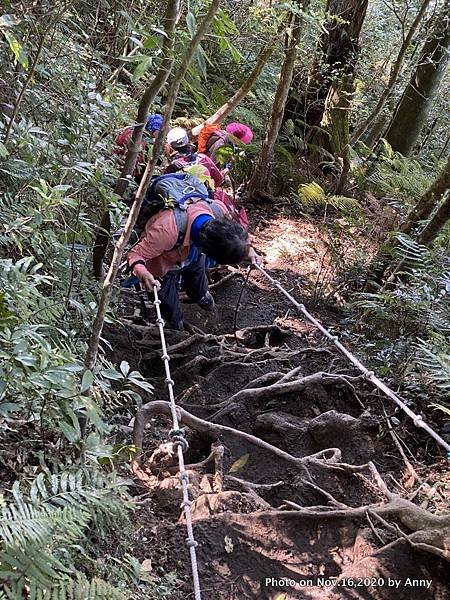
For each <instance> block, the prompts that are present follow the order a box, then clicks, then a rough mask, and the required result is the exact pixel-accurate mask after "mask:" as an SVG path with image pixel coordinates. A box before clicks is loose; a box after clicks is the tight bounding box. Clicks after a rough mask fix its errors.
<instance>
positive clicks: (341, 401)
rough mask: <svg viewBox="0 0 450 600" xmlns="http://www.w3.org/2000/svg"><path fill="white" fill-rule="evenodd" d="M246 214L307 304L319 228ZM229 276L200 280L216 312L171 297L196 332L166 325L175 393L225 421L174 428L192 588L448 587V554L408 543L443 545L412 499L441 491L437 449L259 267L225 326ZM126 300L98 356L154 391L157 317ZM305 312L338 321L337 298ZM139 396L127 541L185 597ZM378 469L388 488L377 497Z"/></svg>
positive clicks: (191, 408) (178, 523)
mask: <svg viewBox="0 0 450 600" xmlns="http://www.w3.org/2000/svg"><path fill="white" fill-rule="evenodd" d="M254 222H255V223H256V229H255V230H254V234H255V239H256V246H257V248H258V249H259V250H260V251H262V252H263V253H264V255H265V258H266V261H267V262H266V268H267V270H268V271H269V272H270V273H271V274H272V276H274V277H275V278H276V279H278V280H279V281H280V283H281V284H282V285H283V286H285V287H286V289H288V290H290V291H291V293H292V294H293V295H294V296H295V297H296V298H297V299H299V300H304V301H305V304H306V305H307V307H310V306H311V305H310V304H309V301H310V300H311V298H312V295H313V292H314V289H315V288H316V286H317V280H316V274H317V272H318V271H319V270H320V269H321V268H323V259H322V256H323V253H321V252H318V250H317V243H318V240H319V241H320V239H321V237H322V235H323V234H322V233H320V231H319V230H317V229H316V228H315V226H314V224H313V223H312V222H310V221H307V220H305V219H301V220H298V219H294V218H292V217H289V216H286V215H283V214H282V213H280V214H278V215H274V216H273V218H272V219H268V220H266V219H263V218H262V217H261V218H259V219H258V218H257V219H256V221H254ZM324 243H325V242H324ZM227 274H229V271H228V270H227V269H222V270H221V271H219V272H217V273H215V275H214V277H215V278H216V280H217V278H219V277H220V276H222V277H223V276H225V275H227ZM243 275H245V270H244V269H242V270H241V272H240V274H236V275H233V276H231V277H230V278H228V279H227V281H225V282H224V283H223V284H222V285H219V286H218V287H217V289H216V290H214V295H215V298H216V303H217V309H216V311H215V312H214V313H206V312H203V311H201V310H200V309H199V308H198V307H197V306H196V305H189V304H185V305H184V313H185V320H186V321H187V322H189V324H191V325H193V326H194V329H193V331H194V334H192V332H191V333H180V332H170V331H166V334H167V340H168V346H169V352H170V355H171V362H170V365H171V369H172V377H173V379H174V381H175V390H176V394H177V403H178V404H179V405H180V406H182V407H183V408H184V409H185V410H186V411H188V413H190V414H191V415H195V416H196V417H198V418H200V419H204V420H207V421H213V422H214V424H217V425H222V426H227V427H228V428H231V429H227V430H224V429H214V428H213V429H210V430H209V431H207V430H205V428H204V427H202V426H201V421H200V422H199V423H200V425H199V423H197V424H196V423H194V424H193V425H192V424H191V426H190V427H189V428H188V429H187V431H188V440H189V444H190V448H189V450H188V452H187V454H186V463H187V464H188V465H190V466H189V467H188V471H189V474H190V480H191V483H190V492H191V497H192V498H193V499H194V502H193V505H192V512H193V518H194V533H195V538H196V540H197V541H198V543H199V546H198V549H197V554H198V561H199V572H200V581H201V584H202V589H203V598H204V599H205V600H222V599H223V600H225V599H226V600H234V599H236V600H237V599H240V600H241V599H243V598H258V599H261V600H266V599H267V600H269V599H270V600H275V599H278V600H291V599H294V598H295V599H314V598H321V599H322V598H326V599H329V600H334V599H340V598H345V599H347V598H348V599H350V598H352V599H353V598H364V599H366V598H367V599H369V598H370V599H374V600H375V599H383V600H384V599H386V600H387V599H389V600H391V599H393V598H395V599H396V600H402V599H408V600H414V599H416V598H417V599H419V598H420V600H428V599H430V600H431V599H433V600H439V599H442V600H444V598H448V597H449V595H450V570H449V569H448V563H446V562H445V561H444V560H443V559H442V558H440V557H439V556H436V555H435V554H433V553H431V552H432V551H431V552H428V551H426V550H427V549H426V548H424V547H423V546H422V547H419V546H417V543H419V544H420V543H423V544H425V543H426V544H428V545H430V544H431V542H430V540H432V539H434V540H435V543H436V546H437V547H440V548H444V551H445V548H446V543H448V539H447V541H445V538H444V541H442V540H437V539H436V535H435V536H434V538H433V535H428V534H429V533H430V530H431V531H434V534H436V531H435V529H436V525H435V524H434V522H433V523H431V524H429V523H427V517H426V515H427V514H428V513H425V512H424V511H423V509H428V510H429V511H430V513H434V514H436V515H438V514H439V513H440V511H442V510H443V509H445V508H446V507H447V506H448V500H449V497H448V494H449V489H450V480H449V476H448V472H447V473H446V461H445V459H443V458H442V456H441V455H440V454H439V451H438V449H437V447H436V445H435V444H434V442H433V441H432V440H431V439H429V438H428V437H427V436H426V435H425V434H424V433H423V432H421V431H420V430H418V429H416V428H415V427H414V425H413V424H412V422H411V421H410V420H409V419H408V418H407V417H406V416H404V415H403V414H401V413H399V412H398V411H397V410H396V408H395V406H394V405H392V404H391V403H390V401H389V400H388V399H386V398H382V397H380V395H379V394H378V393H376V392H375V391H374V390H373V389H372V388H371V387H370V386H368V385H367V383H366V382H365V381H364V380H363V379H361V378H360V377H358V373H357V372H356V371H354V370H353V369H352V368H351V366H350V365H349V364H348V363H347V362H346V360H345V358H343V357H341V356H339V355H338V354H337V351H336V350H335V349H333V348H330V346H329V345H327V344H326V343H325V342H324V340H323V339H322V338H321V336H320V335H319V334H318V332H317V331H316V330H315V328H314V327H313V326H311V325H309V324H306V323H305V322H304V321H303V320H302V319H301V318H300V316H299V315H298V314H296V312H295V308H294V307H293V306H292V305H290V304H289V303H288V302H287V301H286V300H285V299H284V298H283V297H282V296H281V295H280V294H279V292H277V291H276V290H274V289H273V288H272V287H270V284H269V282H268V281H267V280H266V279H265V278H264V277H263V275H262V274H261V273H258V272H255V271H252V272H251V275H250V277H249V280H248V283H247V285H246V287H245V289H244V292H243V295H242V300H241V303H240V308H239V311H238V314H237V330H238V332H237V335H236V336H234V335H233V329H234V320H235V310H236V304H237V300H238V297H239V294H240V291H241V290H242V285H243V281H244V277H243ZM135 302H136V300H133V298H132V296H131V295H128V296H126V300H125V301H124V308H123V312H124V317H123V319H122V323H123V329H122V328H120V327H114V328H111V327H110V328H108V331H107V335H106V337H107V338H108V339H109V341H110V343H111V345H112V348H113V350H112V356H111V358H112V359H113V361H114V362H116V363H117V362H120V361H121V360H127V361H128V362H129V363H130V365H131V367H132V368H138V369H139V370H140V371H141V373H142V374H143V375H144V376H145V377H147V378H148V379H149V381H151V382H152V384H153V385H154V386H155V391H154V395H153V396H149V397H148V398H147V400H148V402H150V403H151V402H153V401H160V400H167V395H166V391H165V389H164V378H163V370H162V363H161V360H160V352H159V348H160V343H159V336H158V334H157V331H156V328H155V327H153V326H146V325H142V324H141V325H139V324H136V321H134V323H133V318H132V317H131V316H130V314H129V313H130V312H131V313H132V312H133V311H134V304H133V303H135ZM313 313H314V314H315V316H316V317H317V318H319V319H320V320H321V321H322V322H323V323H324V325H325V326H327V327H328V328H330V329H332V330H333V331H335V332H339V333H340V334H341V335H342V333H343V331H341V328H340V326H341V320H342V314H341V312H340V310H339V309H337V308H336V309H335V308H330V307H329V306H326V305H322V306H321V305H316V306H315V307H314V308H313ZM127 315H128V317H127ZM353 349H354V350H355V352H356V353H357V354H358V349H357V348H353ZM247 389H251V390H252V391H251V392H249V393H246V390H247ZM152 406H153V408H152V409H151V411H150V413H151V414H150V413H149V415H148V416H149V418H148V424H147V427H146V429H145V435H144V443H143V449H144V456H143V459H142V461H141V466H140V467H139V468H136V469H135V475H136V478H135V482H136V487H135V494H136V497H137V498H138V501H139V504H138V507H137V509H136V510H135V512H134V513H133V517H132V518H133V523H134V532H133V535H132V537H131V539H130V546H132V547H130V552H132V553H133V554H134V555H135V556H137V557H138V558H139V559H140V560H141V561H146V562H145V564H146V567H147V570H148V572H149V577H150V578H152V577H153V576H154V577H155V579H156V577H158V576H160V575H161V574H162V573H168V572H170V571H175V572H176V573H177V585H176V589H175V590H174V591H173V592H172V593H171V594H170V596H164V597H170V598H171V599H173V600H177V599H181V598H183V599H188V598H193V597H194V596H193V593H192V582H191V577H190V563H189V557H188V551H187V549H186V546H185V537H186V531H185V527H184V525H183V519H182V518H181V517H180V502H181V491H180V484H179V481H178V479H177V477H176V475H175V474H176V468H175V469H174V468H173V465H174V462H173V457H172V458H171V455H170V452H169V453H167V447H166V446H163V447H162V448H160V449H159V450H157V451H156V452H155V453H154V451H155V450H156V449H157V448H158V445H160V444H162V443H164V442H167V440H168V431H169V430H170V429H171V425H170V420H169V418H168V417H167V416H166V415H165V414H162V413H163V412H164V411H165V408H164V407H161V405H159V406H158V405H156V404H155V405H152ZM394 415H395V417H394ZM239 432H246V433H247V434H251V435H252V436H255V437H253V438H249V437H243V436H241V435H240V434H239ZM255 439H256V440H264V441H265V442H267V443H268V444H271V445H272V446H268V445H266V446H264V447H263V446H262V445H260V444H258V442H257V441H256V442H255ZM129 441H130V438H129V437H128V439H127V443H129ZM273 447H275V449H273ZM276 449H280V450H282V451H284V453H283V454H280V453H277V451H276ZM330 449H331V450H330ZM324 451H325V452H324ZM211 453H212V454H211ZM208 457H209V460H205V459H208ZM202 461H204V462H203V464H200V465H199V464H198V463H202ZM372 464H373V465H374V467H375V469H372V467H371V465H372ZM191 465H192V466H191ZM378 475H380V476H381V478H382V481H380V478H379V476H378ZM383 481H384V482H385V484H386V486H387V488H388V489H389V490H390V492H389V493H391V492H392V494H395V498H393V497H389V498H388V499H386V490H385V488H384V484H383ZM398 497H400V498H402V499H409V500H410V501H411V504H413V505H414V506H416V507H417V510H419V511H421V510H422V513H419V514H418V516H419V519H418V520H419V521H420V523H419V525H417V518H416V517H417V515H415V514H414V515H413V516H411V515H410V517H411V518H408V516H405V515H406V513H408V511H409V508H408V507H406V508H405V507H403V508H400V509H399V510H397V509H395V510H393V511H392V512H390V511H388V510H387V509H386V512H384V513H383V510H378V508H379V507H381V506H385V505H386V502H389V501H390V502H396V501H397V499H398ZM289 503H290V504H289ZM280 507H283V508H282V509H280ZM403 509H404V510H403ZM330 510H331V511H332V512H331V513H329V514H326V513H327V511H330ZM410 512H411V511H410ZM413 512H414V511H413ZM424 515H425V516H424ZM421 519H422V520H421ZM411 523H412V524H411ZM445 526H446V527H447V526H448V524H445ZM442 530H443V527H442ZM403 531H404V532H405V533H402V532H403ZM411 531H413V532H414V531H415V532H416V533H415V534H413V536H414V535H415V536H417V535H418V537H417V538H415V537H413V536H411ZM447 533H448V532H447ZM425 534H426V535H425ZM421 535H422V537H420V536H421ZM407 536H409V537H407ZM437 537H439V536H437ZM433 544H434V542H433ZM433 544H431V545H433ZM447 548H448V546H447ZM408 578H409V579H408ZM280 580H281V581H280ZM161 597H163V596H161Z"/></svg>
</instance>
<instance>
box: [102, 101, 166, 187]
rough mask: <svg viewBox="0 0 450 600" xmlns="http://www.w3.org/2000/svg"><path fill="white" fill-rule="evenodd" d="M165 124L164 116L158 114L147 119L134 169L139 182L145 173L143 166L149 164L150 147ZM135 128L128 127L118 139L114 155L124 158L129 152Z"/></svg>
mask: <svg viewBox="0 0 450 600" xmlns="http://www.w3.org/2000/svg"><path fill="white" fill-rule="evenodd" d="M162 124H163V116H162V115H160V114H158V113H153V114H152V115H149V117H147V121H146V124H145V128H144V132H143V135H142V142H141V150H140V152H139V154H138V157H137V160H136V166H135V168H134V172H133V176H134V177H135V179H137V180H139V179H140V177H141V176H142V173H143V166H144V165H145V163H146V162H147V150H148V146H149V145H152V144H154V142H155V139H156V136H157V135H158V132H159V130H160V129H161V126H162ZM133 130H134V126H133V125H131V126H129V127H126V128H125V129H124V130H123V131H121V132H120V133H119V135H118V136H117V137H116V148H115V150H114V154H116V155H117V156H124V155H125V154H126V153H127V150H128V144H129V142H130V140H131V136H132V135H133Z"/></svg>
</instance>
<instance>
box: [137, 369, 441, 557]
mask: <svg viewBox="0 0 450 600" xmlns="http://www.w3.org/2000/svg"><path fill="white" fill-rule="evenodd" d="M320 375H324V374H320ZM325 375H326V374H325ZM285 377H286V376H285ZM337 381H338V382H339V383H342V379H341V378H340V377H339V378H338V379H337ZM287 383H289V382H287ZM294 383H296V382H294ZM282 385H286V384H282ZM252 389H254V390H259V389H260V388H252ZM263 389H264V388H263ZM178 412H179V418H180V423H182V424H183V425H185V426H188V427H189V428H191V429H192V430H194V431H197V432H202V433H209V434H212V435H213V436H217V437H219V436H220V435H221V434H228V435H232V436H234V437H237V438H239V439H241V441H242V442H244V443H250V444H252V445H255V446H258V447H260V448H262V449H264V450H266V451H269V452H270V453H272V454H273V455H275V456H276V457H278V458H279V459H281V460H284V461H286V462H287V463H289V464H291V465H293V466H295V467H297V468H299V469H300V470H301V471H302V474H303V475H305V477H304V478H302V479H301V483H302V485H303V484H304V485H306V486H307V487H310V488H312V489H313V490H315V491H316V492H318V493H319V494H321V495H323V496H324V497H325V498H326V500H327V501H328V504H327V505H317V506H312V507H311V506H307V507H304V506H301V505H299V504H298V503H295V502H292V501H290V500H285V501H284V503H283V505H282V506H281V507H280V508H279V509H273V508H272V507H271V506H270V505H268V504H267V502H266V501H265V500H263V499H262V498H261V497H260V496H259V495H258V493H257V492H258V491H261V490H267V489H272V488H275V487H278V486H280V485H282V484H283V482H282V481H279V482H276V483H274V484H255V483H252V482H246V481H243V480H241V479H237V478H235V477H232V476H230V475H224V472H223V455H224V447H223V446H222V445H217V446H215V447H214V448H213V450H212V452H211V454H210V455H209V456H208V457H207V458H206V459H205V460H204V461H202V462H201V463H197V464H194V465H189V467H188V468H189V471H190V473H194V481H195V486H196V494H194V496H193V497H194V498H196V500H195V503H194V505H193V506H194V509H195V510H194V515H196V516H195V518H206V517H207V516H208V515H210V514H215V513H217V512H223V511H224V510H227V506H228V503H229V502H232V503H234V504H235V503H236V502H238V503H239V502H240V503H241V504H242V502H243V498H244V496H245V501H246V503H247V504H246V506H247V509H248V510H250V512H249V514H246V515H245V519H246V523H247V524H248V523H251V521H252V519H260V518H261V517H262V516H263V517H266V518H269V519H276V518H278V517H279V516H281V515H283V518H284V519H288V520H298V519H303V518H320V519H324V518H325V519H366V518H367V515H370V516H371V517H372V518H377V519H378V520H379V521H380V522H382V524H383V525H384V526H385V527H387V528H388V529H390V531H394V532H395V533H396V535H398V536H399V539H402V540H405V541H406V542H407V543H408V544H410V545H411V546H412V547H414V548H415V549H417V550H422V551H426V552H430V553H432V554H434V555H436V556H438V557H440V558H442V559H445V560H447V561H450V514H443V515H439V514H433V513H430V512H429V511H427V510H425V509H424V508H421V507H420V506H417V505H415V504H413V503H412V502H410V501H409V500H406V499H404V498H401V497H400V496H398V495H397V494H394V493H393V492H391V491H390V490H389V489H388V487H387V485H386V483H385V482H384V480H383V479H382V477H381V475H380V474H379V472H378V470H377V469H376V467H375V465H374V464H373V463H372V462H369V463H367V464H364V465H351V464H347V463H342V462H340V459H341V452H340V450H339V449H338V448H331V449H326V450H322V451H320V452H318V453H315V454H312V455H308V456H305V457H295V456H292V455H291V454H289V453H288V452H285V451H283V450H281V449H279V448H277V447H276V446H273V445H271V444H269V443H267V442H265V441H263V440H261V439H259V438H257V437H255V436H253V435H250V434H248V433H246V432H243V431H239V430H237V429H234V428H232V427H227V426H224V425H219V424H216V423H211V422H209V421H205V420H203V419H200V418H198V417H195V416H194V415H192V414H190V413H189V412H187V411H186V410H184V409H182V408H178ZM157 414H164V415H170V406H169V403H168V402H164V401H154V402H150V403H148V404H145V405H144V406H143V407H142V408H141V410H140V411H139V412H138V413H137V415H136V418H135V421H134V431H133V434H134V444H135V446H136V447H137V448H138V449H141V448H142V442H143V436H144V429H145V425H146V423H147V422H148V420H149V419H150V418H151V417H152V416H154V415H157ZM139 451H140V452H141V450H139ZM137 458H139V456H138V457H137ZM313 464H314V465H315V466H317V467H319V468H321V469H325V470H332V471H336V472H337V471H341V472H347V473H352V474H356V475H358V476H363V477H364V478H365V479H366V481H367V483H369V484H370V485H371V486H372V488H373V490H374V492H375V493H376V494H377V495H378V497H379V498H380V501H379V502H376V503H372V504H366V505H363V506H359V507H351V506H348V505H346V504H345V503H343V502H340V501H338V500H336V498H335V497H334V496H333V495H332V494H331V493H329V492H328V491H326V490H324V489H323V488H322V487H320V486H318V485H317V484H315V483H314V482H313V481H311V476H310V474H309V471H308V465H313ZM212 466H213V469H211V470H213V471H214V477H213V480H212V483H211V482H210V481H209V479H208V478H207V479H206V480H205V477H206V476H203V478H201V475H200V474H199V473H198V471H199V470H200V471H204V470H205V469H207V468H209V467H212ZM171 470H172V469H171ZM134 471H135V473H136V474H138V473H140V474H141V476H140V479H142V473H143V472H142V470H141V469H140V467H139V465H138V463H137V462H135V464H134ZM364 473H367V474H370V476H371V477H370V479H367V478H366V476H365V475H364ZM144 477H147V478H148V477H149V476H148V475H145V476H144ZM175 479H176V478H174V477H170V481H171V482H172V483H170V484H169V485H167V484H164V486H165V487H166V489H167V487H173V486H175V487H176V485H178V484H175V483H173V482H174V481H175ZM224 481H225V482H227V481H228V482H229V483H232V484H235V485H238V486H240V487H241V488H242V489H244V490H245V493H244V494H243V495H242V494H240V496H239V493H237V492H235V493H230V492H223V482H224ZM154 485H155V480H154V479H153V486H154ZM158 487H159V488H160V487H162V486H161V485H159V484H158ZM208 490H209V491H208ZM202 491H203V494H213V496H214V493H215V497H214V498H213V497H211V498H209V499H208V498H204V496H202V493H201V492H202ZM236 494H238V496H236ZM239 497H241V500H239ZM252 506H253V507H254V509H255V507H257V508H256V510H257V511H258V512H251V510H252V509H251V507H252ZM280 509H281V510H280ZM283 509H285V510H283ZM286 509H288V510H286ZM245 512H247V511H245ZM384 517H391V518H393V519H395V520H398V521H400V522H401V523H402V524H403V525H404V526H405V527H406V528H407V529H408V530H409V531H412V533H411V534H407V533H404V532H403V531H401V530H400V529H399V528H398V526H396V525H392V524H390V523H388V522H387V521H386V520H385V519H384Z"/></svg>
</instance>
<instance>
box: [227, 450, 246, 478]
mask: <svg viewBox="0 0 450 600" xmlns="http://www.w3.org/2000/svg"><path fill="white" fill-rule="evenodd" d="M249 456H250V454H243V455H242V456H241V457H240V458H238V459H237V460H236V461H234V463H233V464H232V465H231V467H230V470H229V473H236V471H239V469H242V467H245V465H246V464H247V461H248V457H249Z"/></svg>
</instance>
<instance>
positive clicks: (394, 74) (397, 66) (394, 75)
mask: <svg viewBox="0 0 450 600" xmlns="http://www.w3.org/2000/svg"><path fill="white" fill-rule="evenodd" d="M430 2H431V0H423V2H422V5H421V7H420V8H419V11H418V13H417V15H416V17H415V19H414V21H413V22H412V24H411V27H410V28H409V31H408V33H407V35H406V37H405V38H404V40H403V42H402V45H401V46H400V50H399V53H398V55H397V59H396V61H395V63H394V65H393V67H392V70H391V73H390V75H389V80H388V83H387V85H386V87H385V89H384V90H383V93H382V94H381V96H380V97H379V99H378V102H377V104H376V106H375V108H374V109H373V111H372V112H371V113H370V115H369V116H368V117H367V119H365V120H364V121H363V122H362V123H361V125H360V126H359V127H358V128H357V129H356V131H355V132H354V134H353V136H352V143H355V142H356V141H358V140H359V138H360V137H361V136H362V135H364V133H365V132H366V131H367V129H369V127H370V126H371V125H372V123H374V122H375V121H376V119H377V117H378V115H379V114H380V112H381V111H382V110H383V107H384V105H385V104H386V101H387V100H388V98H389V97H390V95H391V94H392V91H393V89H394V86H395V84H396V83H397V80H398V77H399V75H400V72H401V68H402V66H403V62H404V60H405V54H406V51H407V50H408V48H409V46H410V44H411V40H412V38H413V36H414V35H415V33H416V31H417V30H418V28H419V25H420V22H421V21H422V19H423V17H424V15H425V13H426V10H427V8H428V5H429V4H430Z"/></svg>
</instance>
